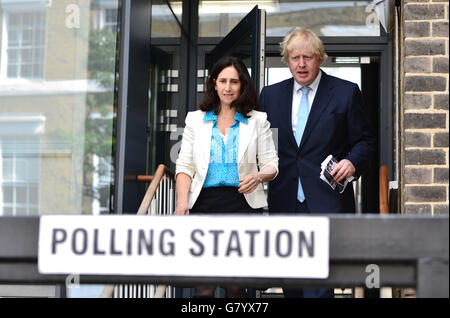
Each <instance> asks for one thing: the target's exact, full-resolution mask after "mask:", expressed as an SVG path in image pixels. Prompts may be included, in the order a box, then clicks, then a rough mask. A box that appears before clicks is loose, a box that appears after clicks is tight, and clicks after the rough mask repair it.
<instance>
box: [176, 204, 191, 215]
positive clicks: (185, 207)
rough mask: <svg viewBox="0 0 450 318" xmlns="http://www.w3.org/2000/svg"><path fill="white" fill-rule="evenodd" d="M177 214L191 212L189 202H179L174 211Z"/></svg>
mask: <svg viewBox="0 0 450 318" xmlns="http://www.w3.org/2000/svg"><path fill="white" fill-rule="evenodd" d="M173 214H175V215H188V214H189V208H188V205H187V204H183V203H179V204H177V207H176V208H175V211H174V212H173Z"/></svg>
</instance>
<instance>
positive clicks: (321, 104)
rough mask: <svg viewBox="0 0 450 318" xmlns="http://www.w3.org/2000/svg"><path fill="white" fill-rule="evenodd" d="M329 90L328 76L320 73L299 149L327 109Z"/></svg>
mask: <svg viewBox="0 0 450 318" xmlns="http://www.w3.org/2000/svg"><path fill="white" fill-rule="evenodd" d="M331 88H332V87H331V86H330V84H329V80H328V75H327V74H326V73H325V72H324V71H322V78H321V79H320V83H319V87H318V89H317V93H316V96H315V98H314V102H313V104H312V107H311V111H310V113H309V116H308V121H307V122H306V127H305V131H304V132H303V136H302V140H301V142H300V147H299V149H300V148H301V147H302V146H303V144H304V143H305V142H306V140H307V139H308V137H309V135H310V134H311V132H312V130H313V129H314V126H315V125H316V124H317V122H318V121H319V119H320V116H322V113H323V111H324V110H325V109H326V108H327V105H328V103H329V102H330V99H331V96H332V94H331ZM294 140H295V139H294Z"/></svg>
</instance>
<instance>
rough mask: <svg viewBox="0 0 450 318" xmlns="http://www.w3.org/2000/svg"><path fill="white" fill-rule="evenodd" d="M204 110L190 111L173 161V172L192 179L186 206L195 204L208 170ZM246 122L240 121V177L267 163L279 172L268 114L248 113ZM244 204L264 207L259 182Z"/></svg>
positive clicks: (207, 130)
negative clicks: (176, 155)
mask: <svg viewBox="0 0 450 318" xmlns="http://www.w3.org/2000/svg"><path fill="white" fill-rule="evenodd" d="M205 114H206V112H204V111H200V110H197V111H194V112H189V113H188V114H187V116H186V127H185V128H184V132H183V139H182V141H181V149H180V153H179V154H178V159H177V162H176V170H175V174H176V175H178V174H179V173H180V172H184V173H186V174H187V175H189V176H190V177H191V179H192V183H191V187H190V189H189V196H188V200H189V202H188V205H189V209H191V208H192V207H193V206H194V203H195V201H196V200H197V198H198V196H199V194H200V191H201V190H202V187H203V183H204V182H205V178H206V173H207V172H208V166H209V160H210V151H211V136H212V127H213V121H203V117H204V116H205ZM248 115H249V116H250V117H249V118H248V123H247V124H245V123H242V122H240V124H239V148H238V174H239V178H242V177H244V176H246V175H248V174H250V173H255V172H258V171H259V170H261V169H262V168H263V167H264V166H266V165H271V166H273V167H275V169H276V170H277V174H278V155H277V152H276V150H275V145H274V142H273V139H272V131H271V130H270V123H269V122H268V120H267V114H266V113H264V112H259V111H254V110H253V111H251V112H249V113H248ZM244 196H245V199H246V200H247V203H248V204H249V205H250V206H251V207H252V208H253V209H257V208H262V207H264V206H267V200H266V196H265V194H264V189H263V186H262V184H259V185H258V187H257V188H256V189H255V190H254V191H253V192H252V193H248V194H244Z"/></svg>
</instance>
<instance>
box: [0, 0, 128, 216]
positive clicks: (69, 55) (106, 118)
mask: <svg viewBox="0 0 450 318" xmlns="http://www.w3.org/2000/svg"><path fill="white" fill-rule="evenodd" d="M75 3H76V4H75V5H76V6H77V8H78V9H79V17H80V20H79V27H77V26H76V25H73V23H70V22H71V21H69V19H68V18H67V17H68V12H67V11H66V9H67V8H66V7H67V5H68V4H69V2H67V1H34V0H29V1H11V0H0V21H2V24H1V25H2V28H1V29H0V43H2V46H1V49H0V100H1V103H0V216H2V215H13V216H18V215H36V214H51V213H57V214H81V213H84V214H100V213H109V210H110V192H111V183H112V179H113V171H112V164H113V161H112V153H113V149H112V148H113V121H114V120H115V105H114V94H115V82H116V75H115V69H116V61H117V58H118V56H117V45H116V42H117V19H118V12H119V1H118V0H87V1H75ZM72 22H73V21H72Z"/></svg>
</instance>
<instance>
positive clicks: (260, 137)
mask: <svg viewBox="0 0 450 318" xmlns="http://www.w3.org/2000/svg"><path fill="white" fill-rule="evenodd" d="M256 109H259V102H258V97H257V93H256V90H255V87H254V85H253V82H252V80H251V78H250V75H249V73H248V71H247V67H246V66H245V64H244V63H243V62H242V61H241V60H239V59H237V58H235V57H226V58H222V59H221V60H219V61H218V62H217V63H216V64H215V65H214V67H213V69H212V71H211V73H210V76H209V78H208V81H207V83H206V91H205V94H204V99H203V101H202V102H201V103H200V110H198V111H195V112H189V113H188V115H187V116H186V126H185V129H184V132H183V139H182V142H181V149H180V153H179V155H178V159H177V162H176V187H177V205H176V209H175V212H174V213H175V214H195V213H213V211H214V213H255V212H257V213H258V212H262V208H263V207H264V206H266V205H267V200H266V197H265V194H264V189H263V185H262V183H263V182H266V181H270V180H272V179H274V178H275V177H276V175H277V173H278V156H277V152H276V150H275V146H274V142H273V139H272V132H271V130H270V123H269V122H268V121H267V115H266V113H263V112H259V111H257V110H256ZM214 289H215V286H197V287H196V296H200V297H205V296H206V297H208V296H210V297H212V294H213V292H214ZM227 296H228V297H239V296H243V290H242V289H241V288H239V287H228V288H227Z"/></svg>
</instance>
